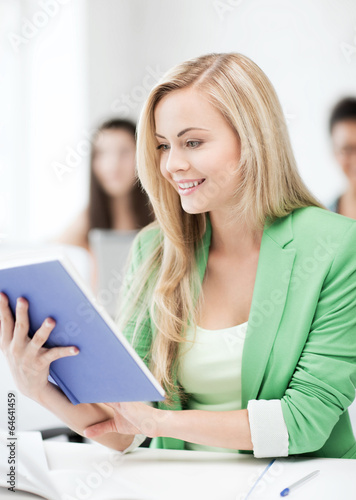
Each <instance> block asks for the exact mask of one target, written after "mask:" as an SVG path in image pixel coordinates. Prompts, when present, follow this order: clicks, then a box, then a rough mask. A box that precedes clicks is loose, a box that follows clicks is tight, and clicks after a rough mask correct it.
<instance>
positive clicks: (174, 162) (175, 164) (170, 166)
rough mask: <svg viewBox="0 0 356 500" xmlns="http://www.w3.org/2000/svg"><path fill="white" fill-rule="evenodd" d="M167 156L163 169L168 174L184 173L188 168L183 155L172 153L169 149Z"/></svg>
mask: <svg viewBox="0 0 356 500" xmlns="http://www.w3.org/2000/svg"><path fill="white" fill-rule="evenodd" d="M167 156H168V158H167V160H166V164H165V168H166V170H167V172H169V173H170V174H174V173H175V172H177V171H179V170H183V171H186V170H188V169H189V168H190V164H189V162H188V160H187V159H186V158H185V156H184V154H183V153H181V152H178V151H174V150H173V148H171V149H170V151H169V153H168V155H167Z"/></svg>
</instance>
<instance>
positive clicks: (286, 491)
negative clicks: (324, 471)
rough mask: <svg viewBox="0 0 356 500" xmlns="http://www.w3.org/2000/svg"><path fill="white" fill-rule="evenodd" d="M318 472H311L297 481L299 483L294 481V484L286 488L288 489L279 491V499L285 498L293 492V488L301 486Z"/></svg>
mask: <svg viewBox="0 0 356 500" xmlns="http://www.w3.org/2000/svg"><path fill="white" fill-rule="evenodd" d="M319 472H320V470H315V471H314V472H311V473H310V474H308V475H307V476H305V477H302V479H299V481H296V482H295V483H293V484H291V485H290V486H288V488H284V490H283V491H281V493H280V495H281V497H286V496H287V495H289V493H290V492H291V491H292V490H294V488H297V487H298V486H300V485H301V484H304V483H305V481H308V480H309V479H311V478H312V477H315V476H316V475H317V474H319Z"/></svg>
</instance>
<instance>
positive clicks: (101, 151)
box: [93, 129, 136, 197]
mask: <svg viewBox="0 0 356 500" xmlns="http://www.w3.org/2000/svg"><path fill="white" fill-rule="evenodd" d="M135 154H136V143H135V139H134V137H133V136H132V134H130V132H128V131H126V130H120V129H117V130H114V129H104V130H102V131H101V132H100V134H99V136H98V137H97V139H96V141H95V149H94V156H93V172H94V174H95V176H96V177H97V179H98V181H99V182H100V184H101V186H102V188H103V189H104V190H105V191H106V193H107V194H108V195H109V196H112V197H115V196H124V195H125V194H127V193H129V192H130V191H131V189H132V187H133V184H134V182H135V164H136V163H135Z"/></svg>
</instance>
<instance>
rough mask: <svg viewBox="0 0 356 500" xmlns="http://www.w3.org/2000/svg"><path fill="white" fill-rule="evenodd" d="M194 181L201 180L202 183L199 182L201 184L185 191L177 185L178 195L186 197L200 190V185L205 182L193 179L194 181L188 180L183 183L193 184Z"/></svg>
mask: <svg viewBox="0 0 356 500" xmlns="http://www.w3.org/2000/svg"><path fill="white" fill-rule="evenodd" d="M195 180H196V181H199V180H202V181H203V182H201V183H200V184H198V185H197V186H193V187H191V188H186V189H184V188H181V187H180V185H179V184H178V191H179V194H182V195H183V196H186V195H188V194H190V193H193V192H194V191H196V190H197V189H199V188H200V186H201V185H202V184H204V182H205V179H194V180H191V181H190V180H186V181H184V182H194V181H195Z"/></svg>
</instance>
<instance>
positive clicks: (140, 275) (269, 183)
mask: <svg viewBox="0 0 356 500" xmlns="http://www.w3.org/2000/svg"><path fill="white" fill-rule="evenodd" d="M188 87H189V88H192V89H195V90H198V91H199V92H200V93H204V95H206V96H207V97H208V99H209V101H210V103H211V104H213V105H214V106H215V107H216V108H217V109H218V110H219V111H220V112H221V113H222V115H223V116H224V117H225V119H226V120H227V122H228V123H229V124H230V125H231V126H232V127H233V129H234V130H235V131H236V133H237V135H238V137H239V139H240V142H241V158H240V161H239V163H238V165H235V166H234V168H233V170H231V174H233V173H235V172H236V171H237V170H238V171H239V176H240V181H241V182H240V184H239V186H238V188H237V190H236V192H235V196H236V204H235V205H234V210H232V214H231V221H233V222H234V223H237V224H238V223H239V222H244V223H248V224H249V227H251V228H255V229H256V230H261V229H263V227H264V224H265V221H266V218H269V219H271V221H272V222H273V221H274V220H275V219H277V218H279V217H283V216H285V215H287V214H289V213H290V212H292V211H293V210H295V209H297V208H300V207H304V206H310V205H314V206H317V207H320V208H324V209H325V206H324V205H322V204H321V203H320V202H319V201H318V200H317V199H316V198H314V196H313V195H312V194H311V192H310V191H309V190H308V188H307V187H306V186H305V184H304V182H303V180H302V179H301V177H300V175H299V173H298V170H297V166H296V161H295V158H294V155H293V151H292V148H291V144H290V139H289V135H288V130H287V126H286V122H285V119H284V116H283V112H282V109H281V105H280V103H279V100H278V97H277V95H276V92H275V90H274V88H273V86H272V84H271V82H270V81H269V79H268V78H267V76H266V75H265V74H264V73H263V71H262V70H261V69H260V68H259V67H258V66H257V65H256V64H255V63H254V62H253V61H251V60H250V59H249V58H248V57H246V56H244V55H242V54H238V53H220V54H216V53H212V54H207V55H203V56H200V57H196V58H193V59H190V60H188V61H185V62H183V63H181V64H178V65H176V66H175V67H173V68H172V69H170V70H169V71H168V72H167V73H166V74H165V75H164V76H163V77H162V78H161V80H160V81H159V82H158V84H156V85H155V87H154V88H153V89H152V90H151V92H150V94H149V96H148V98H147V100H146V102H145V103H144V106H143V109H142V112H141V115H140V119H139V123H138V131H137V174H138V177H139V179H140V181H141V184H142V186H143V188H144V189H145V191H146V192H147V194H148V196H149V199H150V202H151V204H152V206H153V209H154V213H155V216H156V220H155V221H154V222H152V223H151V224H149V225H148V226H146V227H145V228H143V229H142V230H141V231H140V235H142V236H143V235H144V233H146V232H148V231H151V230H156V231H157V238H156V240H155V244H153V245H152V248H151V249H150V250H149V251H147V249H146V252H145V256H144V260H143V262H142V264H141V266H140V269H139V270H138V271H137V276H135V277H134V276H131V277H130V287H129V288H130V293H129V294H128V293H127V290H126V295H125V297H121V299H120V301H121V302H120V303H121V304H122V305H121V307H120V311H119V312H118V314H117V318H118V319H117V321H118V324H119V327H120V328H121V330H123V329H124V328H125V327H126V326H127V325H128V324H129V323H130V324H131V326H132V327H134V329H135V330H134V334H133V346H134V347H136V346H138V345H139V343H140V342H142V341H143V342H144V341H145V339H144V338H142V336H143V335H147V331H148V330H147V328H146V327H147V323H145V322H147V321H148V319H147V318H148V317H149V316H150V317H151V319H152V325H153V330H154V331H153V332H151V333H152V338H151V339H148V340H147V339H146V342H149V343H150V349H149V357H148V360H147V362H148V366H149V367H150V369H151V371H152V372H153V374H154V375H155V377H156V378H157V380H158V381H159V382H160V383H161V384H162V385H163V387H164V388H165V390H166V392H167V399H166V404H168V405H170V404H172V403H173V395H174V393H175V394H176V395H177V393H176V391H175V389H178V396H179V397H180V398H181V400H182V398H184V396H185V395H184V393H183V391H182V388H181V387H178V388H177V387H175V385H174V376H173V372H174V371H175V370H176V369H177V367H178V362H179V359H178V347H179V343H180V342H185V341H186V339H185V332H186V328H187V327H188V326H189V325H190V324H191V321H192V322H193V324H194V328H195V325H196V318H197V317H198V311H199V309H200V307H201V306H202V304H203V301H204V297H203V293H202V287H201V282H200V278H199V275H198V270H197V265H196V259H195V253H194V252H195V249H196V248H197V245H199V244H200V243H201V240H202V237H203V235H204V232H205V230H206V213H198V214H188V213H186V212H185V211H184V210H183V209H182V207H181V202H180V196H179V194H178V193H177V191H176V190H175V189H174V187H173V186H172V185H171V184H170V183H169V182H168V181H167V180H166V179H165V178H164V177H163V176H162V174H161V172H160V168H159V151H157V149H156V147H157V140H156V137H155V135H154V133H155V121H154V111H155V108H156V106H157V104H158V102H159V101H160V100H161V99H162V98H163V97H164V96H166V95H167V94H169V93H170V92H173V91H175V90H179V89H186V88H188ZM235 167H237V168H235ZM229 175H230V174H229ZM225 181H228V179H222V181H221V182H225ZM130 257H131V256H130ZM131 278H132V279H131ZM128 297H129V299H128ZM145 324H146V327H144V325H145ZM140 335H141V337H140ZM135 343H136V345H135ZM175 397H176V396H175Z"/></svg>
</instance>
